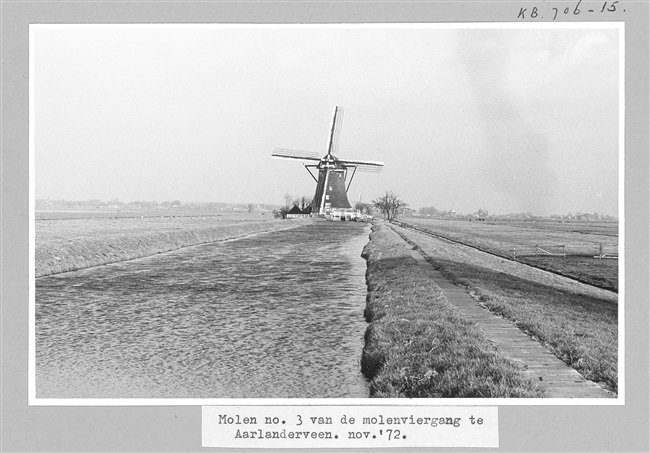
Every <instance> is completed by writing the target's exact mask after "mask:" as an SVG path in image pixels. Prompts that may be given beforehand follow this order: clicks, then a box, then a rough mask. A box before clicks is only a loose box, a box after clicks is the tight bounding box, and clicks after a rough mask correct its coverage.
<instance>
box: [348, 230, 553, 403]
mask: <svg viewBox="0 0 650 453" xmlns="http://www.w3.org/2000/svg"><path fill="white" fill-rule="evenodd" d="M370 238H371V239H370V242H369V243H368V245H367V246H366V247H365V249H364V252H363V255H364V257H365V258H366V259H367V261H368V269H367V273H366V279H367V283H368V296H367V307H366V310H365V316H366V319H367V320H368V322H369V323H370V325H369V326H368V329H367V331H366V335H365V347H364V350H363V354H362V360H361V366H362V371H363V373H364V375H365V376H366V377H367V378H368V379H369V381H370V395H371V396H373V397H390V398H414V397H425V398H534V397H541V396H543V393H542V392H541V391H540V390H539V389H537V388H536V387H535V385H534V384H533V383H532V382H531V381H530V380H529V379H528V378H527V377H526V376H524V375H522V374H521V373H520V372H519V371H518V370H517V368H516V366H515V365H514V364H513V363H512V362H510V361H509V360H507V359H506V358H504V357H502V356H500V355H499V354H498V353H497V352H496V350H495V348H494V347H493V346H492V345H491V344H490V343H489V342H488V341H487V339H486V338H485V337H484V336H483V335H482V333H481V332H480V331H479V330H478V329H477V328H476V327H475V326H474V325H473V324H471V323H470V322H468V321H466V320H465V319H464V318H463V317H462V316H461V314H460V313H459V312H458V310H457V309H456V308H455V307H453V306H452V305H451V304H450V303H449V302H448V301H447V299H446V298H445V297H444V295H443V294H442V291H441V290H440V288H439V287H438V286H436V285H435V284H434V283H433V282H432V281H431V280H430V279H428V278H427V276H426V275H425V274H424V272H423V271H422V270H421V269H420V268H419V266H418V264H417V262H416V261H415V259H413V258H412V257H411V256H410V255H409V253H408V251H407V250H406V249H405V247H404V245H403V244H404V243H403V241H402V240H401V239H399V237H398V236H397V234H396V233H395V232H393V231H392V230H391V229H390V228H389V227H387V226H386V225H385V224H383V223H379V224H377V225H375V226H374V227H373V232H372V234H371V236H370Z"/></svg>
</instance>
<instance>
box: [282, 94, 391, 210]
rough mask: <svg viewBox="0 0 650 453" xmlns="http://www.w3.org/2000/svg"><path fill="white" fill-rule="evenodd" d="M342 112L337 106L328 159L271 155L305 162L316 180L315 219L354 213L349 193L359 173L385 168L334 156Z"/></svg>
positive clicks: (293, 153) (290, 152)
mask: <svg viewBox="0 0 650 453" xmlns="http://www.w3.org/2000/svg"><path fill="white" fill-rule="evenodd" d="M342 113H343V110H342V109H341V108H340V107H334V113H333V114H332V124H331V126H330V131H329V136H328V142H327V154H326V155H325V156H324V157H322V158H318V157H317V155H314V154H312V153H305V152H301V151H296V150H289V149H276V150H275V151H274V152H273V154H271V155H272V156H273V157H277V158H280V159H296V160H301V161H303V165H304V166H305V168H306V169H307V171H308V172H309V174H310V175H311V176H312V178H314V180H315V181H316V191H315V193H314V198H313V200H312V202H311V214H312V215H313V216H328V215H331V214H336V213H342V212H352V211H353V209H352V206H351V205H350V202H349V200H348V195H347V192H348V189H349V188H350V184H351V183H352V179H353V178H354V175H355V174H356V172H357V170H359V171H367V172H380V171H381V169H382V168H383V166H384V164H383V163H382V162H375V161H367V160H348V159H340V158H337V157H336V156H335V155H334V151H335V149H336V147H337V143H338V137H339V135H340V130H341V116H342ZM305 162H309V163H305ZM313 171H316V172H317V176H314V172H313ZM350 172H351V173H350Z"/></svg>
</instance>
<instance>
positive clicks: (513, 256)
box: [512, 245, 517, 261]
mask: <svg viewBox="0 0 650 453" xmlns="http://www.w3.org/2000/svg"><path fill="white" fill-rule="evenodd" d="M512 259H513V260H514V261H517V246H516V245H513V246H512Z"/></svg>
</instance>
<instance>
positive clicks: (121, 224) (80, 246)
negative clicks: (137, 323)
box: [35, 217, 300, 277]
mask: <svg viewBox="0 0 650 453" xmlns="http://www.w3.org/2000/svg"><path fill="white" fill-rule="evenodd" d="M297 222H300V220H273V219H268V220H253V219H251V220H245V221H237V220H236V219H223V220H222V219H221V218H218V217H192V218H180V217H179V218H171V217H169V218H122V219H107V218H94V219H59V220H37V221H36V247H35V249H36V253H35V255H36V257H35V258H36V263H35V267H36V276H37V277H41V276H45V275H51V274H57V273H60V272H67V271H72V270H77V269H84V268H87V267H92V266H98V265H101V264H108V263H116V262H120V261H125V260H129V259H134V258H140V257H144V256H149V255H155V254H157V253H162V252H169V251H172V250H177V249H180V248H182V247H188V246H191V245H198V244H205V243H208V242H214V241H223V240H227V239H234V238H239V237H242V236H246V235H249V234H253V233H261V232H266V231H272V230H278V229H281V228H287V227H289V226H291V225H294V224H296V223H297Z"/></svg>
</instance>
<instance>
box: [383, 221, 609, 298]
mask: <svg viewBox="0 0 650 453" xmlns="http://www.w3.org/2000/svg"><path fill="white" fill-rule="evenodd" d="M390 223H391V224H393V225H396V226H398V227H401V228H405V229H411V230H414V231H417V232H419V233H423V234H426V235H429V236H431V237H435V238H436V239H440V240H443V241H448V242H453V243H454V244H460V245H464V246H465V247H469V248H472V249H475V250H479V251H481V252H483V253H487V254H489V255H492V256H496V257H499V258H504V259H508V260H510V261H515V262H517V263H519V264H521V265H524V266H528V267H532V268H535V269H539V270H542V271H545V272H550V273H551V274H555V275H559V276H561V277H564V278H568V279H570V280H573V281H576V282H580V283H582V284H585V285H589V286H593V287H594V288H600V289H603V290H605V291H610V292H613V293H615V294H618V291H616V290H613V289H610V288H605V287H601V286H598V285H594V284H593V283H591V282H589V281H585V280H583V279H580V278H575V277H573V276H571V275H567V274H565V273H562V272H559V271H555V270H553V269H548V268H545V267H540V266H535V265H533V264H531V263H530V262H524V261H518V260H516V259H513V258H512V255H510V256H508V254H507V253H506V254H504V253H497V252H494V251H492V250H487V249H485V248H483V247H479V246H476V245H472V244H468V243H466V242H463V241H459V240H456V239H451V238H449V237H447V236H444V235H441V234H438V233H435V232H433V231H431V230H426V229H424V228H421V227H418V226H417V225H412V224H409V223H406V222H400V221H398V220H392V221H391V222H390ZM513 247H514V246H513ZM532 247H535V246H531V247H530V248H532ZM546 247H548V245H547V246H546ZM602 248H603V247H602V244H601V249H602ZM616 250H618V245H617V246H616ZM510 252H512V248H511V249H510ZM539 255H540V253H539V252H537V255H535V253H531V254H530V255H519V256H524V257H525V256H539ZM547 256H551V255H547ZM552 256H557V255H552ZM559 256H562V255H559ZM566 256H587V255H564V257H566ZM588 256H591V255H588ZM616 257H617V258H618V253H616ZM594 258H599V257H598V256H594ZM603 258H607V257H606V256H603Z"/></svg>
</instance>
